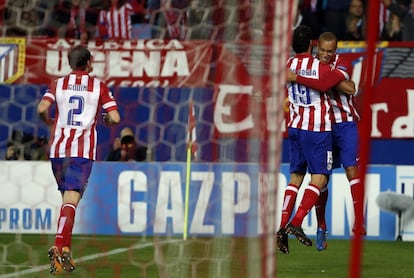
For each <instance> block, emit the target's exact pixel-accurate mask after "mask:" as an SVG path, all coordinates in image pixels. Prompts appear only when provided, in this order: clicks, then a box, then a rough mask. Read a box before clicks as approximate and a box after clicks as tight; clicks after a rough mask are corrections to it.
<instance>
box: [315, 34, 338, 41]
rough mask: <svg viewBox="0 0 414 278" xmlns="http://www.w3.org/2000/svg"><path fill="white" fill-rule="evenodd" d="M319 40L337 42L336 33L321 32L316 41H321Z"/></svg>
mask: <svg viewBox="0 0 414 278" xmlns="http://www.w3.org/2000/svg"><path fill="white" fill-rule="evenodd" d="M321 41H329V42H330V41H336V42H338V39H337V37H336V35H335V34H334V33H332V32H323V33H322V34H320V35H319V38H318V42H321Z"/></svg>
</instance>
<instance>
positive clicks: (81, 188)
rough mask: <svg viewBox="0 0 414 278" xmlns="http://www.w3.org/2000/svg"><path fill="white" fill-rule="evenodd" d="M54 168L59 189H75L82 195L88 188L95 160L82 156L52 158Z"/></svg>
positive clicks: (61, 190) (62, 190)
mask: <svg viewBox="0 0 414 278" xmlns="http://www.w3.org/2000/svg"><path fill="white" fill-rule="evenodd" d="M50 161H51V162H52V170H53V174H54V175H55V179H56V182H57V184H58V190H59V191H60V192H65V191H68V190H73V191H77V192H79V193H80V194H81V195H83V193H84V192H85V190H86V186H87V184H88V179H89V176H90V174H91V171H92V165H93V160H90V159H86V158H81V157H67V158H51V159H50Z"/></svg>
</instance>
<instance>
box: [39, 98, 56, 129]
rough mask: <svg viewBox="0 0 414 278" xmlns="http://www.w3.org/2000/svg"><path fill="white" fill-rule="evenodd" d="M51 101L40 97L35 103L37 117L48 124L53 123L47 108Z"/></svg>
mask: <svg viewBox="0 0 414 278" xmlns="http://www.w3.org/2000/svg"><path fill="white" fill-rule="evenodd" d="M51 105H52V103H51V102H50V101H49V100H46V99H42V100H41V101H40V102H39V104H38V105H37V113H38V115H39V118H40V119H41V120H42V121H43V122H44V123H45V124H46V125H48V126H51V125H53V119H51V118H50V117H49V108H50V106H51Z"/></svg>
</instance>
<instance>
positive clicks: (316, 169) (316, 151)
mask: <svg viewBox="0 0 414 278" xmlns="http://www.w3.org/2000/svg"><path fill="white" fill-rule="evenodd" d="M302 139H303V141H302V146H304V155H305V157H306V160H307V162H308V169H309V172H310V173H311V181H310V183H309V185H308V186H307V187H306V189H305V192H304V195H303V198H302V200H301V203H300V205H299V208H298V210H297V212H296V214H295V216H294V217H293V219H292V221H291V222H290V224H289V225H288V227H287V231H288V233H292V234H294V235H295V236H296V237H297V238H298V240H299V241H300V242H301V243H302V244H305V245H307V246H311V245H312V241H311V240H310V239H309V238H308V237H307V236H306V234H305V233H304V232H303V230H302V228H301V226H302V222H303V219H304V218H305V216H306V215H307V214H308V213H309V211H310V210H311V209H312V207H313V206H314V205H315V204H316V202H317V200H318V198H319V195H320V190H321V189H323V188H325V187H326V185H327V182H328V176H329V175H330V174H331V172H332V135H331V132H306V131H305V132H303V136H302ZM305 146H306V148H305Z"/></svg>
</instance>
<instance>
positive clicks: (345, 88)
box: [335, 80, 356, 95]
mask: <svg viewBox="0 0 414 278" xmlns="http://www.w3.org/2000/svg"><path fill="white" fill-rule="evenodd" d="M335 89H337V90H338V91H339V92H341V93H344V94H347V95H354V94H355V93H356V88H355V82H354V81H352V80H342V81H341V82H339V84H338V85H336V87H335Z"/></svg>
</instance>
